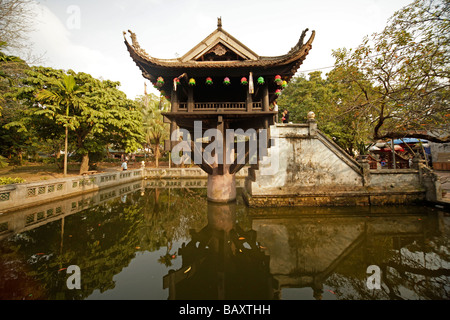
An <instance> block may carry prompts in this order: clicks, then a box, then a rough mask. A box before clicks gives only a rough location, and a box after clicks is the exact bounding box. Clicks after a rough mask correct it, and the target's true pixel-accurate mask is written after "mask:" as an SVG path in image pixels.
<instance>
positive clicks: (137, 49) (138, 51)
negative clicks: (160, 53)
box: [123, 30, 150, 58]
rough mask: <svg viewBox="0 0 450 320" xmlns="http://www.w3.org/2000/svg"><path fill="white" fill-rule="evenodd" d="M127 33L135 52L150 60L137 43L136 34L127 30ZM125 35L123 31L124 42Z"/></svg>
mask: <svg viewBox="0 0 450 320" xmlns="http://www.w3.org/2000/svg"><path fill="white" fill-rule="evenodd" d="M128 32H129V33H130V38H131V45H132V46H133V48H134V49H135V50H136V52H137V53H139V54H141V55H143V56H145V57H147V58H150V56H149V55H148V53H147V52H146V51H145V50H144V49H143V48H141V46H140V44H139V42H138V41H137V37H136V34H135V33H134V32H133V31H131V30H128ZM126 34H127V33H126V32H125V31H123V37H124V38H125V40H126Z"/></svg>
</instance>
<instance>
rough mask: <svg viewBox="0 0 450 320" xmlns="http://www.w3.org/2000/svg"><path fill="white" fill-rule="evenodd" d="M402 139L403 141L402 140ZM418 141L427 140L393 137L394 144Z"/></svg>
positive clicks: (424, 141)
mask: <svg viewBox="0 0 450 320" xmlns="http://www.w3.org/2000/svg"><path fill="white" fill-rule="evenodd" d="M402 140H403V141H402ZM419 141H422V143H427V142H428V140H424V139H416V138H403V139H401V140H400V139H395V140H394V144H402V143H419Z"/></svg>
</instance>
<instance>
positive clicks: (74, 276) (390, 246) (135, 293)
mask: <svg viewBox="0 0 450 320" xmlns="http://www.w3.org/2000/svg"><path fill="white" fill-rule="evenodd" d="M192 185H193V186H195V185H198V184H196V183H193V184H192ZM3 221H6V222H3ZM1 223H3V225H8V226H9V227H8V229H9V230H6V228H5V230H3V231H2V233H0V236H1V238H0V299H2V300H5V299H50V300H53V299H56V300H59V299H64V300H66V299H76V300H78V299H79V300H82V299H151V300H154V299H157V300H166V299H208V300H215V299H282V300H283V299H285V300H310V299H324V300H325V299H333V300H334V299H338V300H339V299H370V300H379V299H384V300H386V299H388V300H391V299H412V300H416V299H432V300H437V299H439V300H440V299H449V296H450V282H449V280H450V279H449V278H450V250H449V236H450V217H449V215H448V213H445V212H443V211H441V210H440V209H438V208H433V207H426V206H399V207H394V206H393V207H371V208H368V207H340V208H334V207H328V208H298V207H297V208H294V207H288V208H248V207H247V206H246V205H245V203H244V202H243V200H242V197H241V196H240V193H239V196H238V199H237V201H236V202H235V203H232V204H227V205H218V204H213V203H210V202H208V201H207V200H206V190H205V189H204V188H202V187H200V188H196V187H194V188H155V187H154V186H152V187H146V186H145V185H144V183H141V184H139V183H138V184H134V185H133V184H131V185H129V186H121V187H120V188H116V189H111V190H105V191H102V192H99V193H95V194H92V195H91V194H88V195H83V196H79V197H77V198H73V199H67V200H64V201H60V202H55V203H50V204H45V205H41V206H39V207H35V208H30V209H26V210H22V211H18V212H14V213H8V214H4V215H1V216H0V224H1ZM5 223H7V224H5ZM70 266H76V268H78V271H79V272H78V273H77V272H75V273H74V272H73V271H72V269H71V267H70ZM68 271H69V272H68ZM77 283H78V284H79V285H80V287H79V289H78V288H76V287H75V288H74V287H73V286H74V285H75V284H77Z"/></svg>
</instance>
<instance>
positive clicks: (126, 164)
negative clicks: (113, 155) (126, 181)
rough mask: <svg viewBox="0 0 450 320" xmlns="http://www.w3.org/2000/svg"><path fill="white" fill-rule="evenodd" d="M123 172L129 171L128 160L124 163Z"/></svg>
mask: <svg viewBox="0 0 450 320" xmlns="http://www.w3.org/2000/svg"><path fill="white" fill-rule="evenodd" d="M121 167H122V170H123V171H126V170H128V160H125V161H124V162H122V166H121Z"/></svg>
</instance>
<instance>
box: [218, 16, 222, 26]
mask: <svg viewBox="0 0 450 320" xmlns="http://www.w3.org/2000/svg"><path fill="white" fill-rule="evenodd" d="M217 28H222V17H218V18H217Z"/></svg>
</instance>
